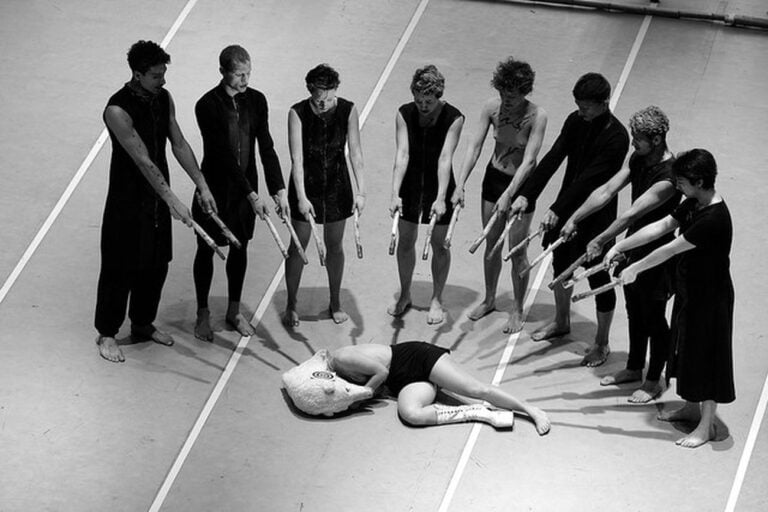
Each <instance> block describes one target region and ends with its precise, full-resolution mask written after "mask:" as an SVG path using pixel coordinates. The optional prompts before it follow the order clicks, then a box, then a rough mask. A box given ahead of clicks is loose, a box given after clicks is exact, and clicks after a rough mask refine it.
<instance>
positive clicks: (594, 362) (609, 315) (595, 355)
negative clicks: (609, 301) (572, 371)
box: [581, 311, 613, 368]
mask: <svg viewBox="0 0 768 512" xmlns="http://www.w3.org/2000/svg"><path fill="white" fill-rule="evenodd" d="M612 320H613V311H602V312H601V311H598V312H597V334H595V344H594V345H592V346H591V347H590V348H589V350H588V351H587V353H586V355H585V356H584V358H583V359H582V360H581V366H588V367H590V368H594V367H596V366H600V365H601V364H603V363H604V362H605V360H606V359H607V358H608V354H610V353H611V349H610V347H609V346H608V337H609V334H610V332H611V321H612Z"/></svg>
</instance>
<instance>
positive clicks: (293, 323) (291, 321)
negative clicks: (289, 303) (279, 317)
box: [283, 308, 299, 329]
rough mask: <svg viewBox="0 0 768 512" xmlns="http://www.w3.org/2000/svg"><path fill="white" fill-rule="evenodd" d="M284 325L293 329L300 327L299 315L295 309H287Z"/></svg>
mask: <svg viewBox="0 0 768 512" xmlns="http://www.w3.org/2000/svg"><path fill="white" fill-rule="evenodd" d="M283 325H284V326H286V327H288V328H289V329H292V328H294V327H298V326H299V314H298V313H297V312H296V310H295V309H289V308H287V309H286V310H285V313H283Z"/></svg>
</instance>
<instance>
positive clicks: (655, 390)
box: [627, 380, 664, 404]
mask: <svg viewBox="0 0 768 512" xmlns="http://www.w3.org/2000/svg"><path fill="white" fill-rule="evenodd" d="M663 391H664V386H662V385H661V382H659V381H658V380H646V381H645V382H643V385H642V386H640V387H639V388H638V389H637V390H635V392H634V393H632V396H631V397H629V398H628V399H627V401H628V402H630V403H633V404H647V403H648V402H650V401H651V400H655V399H656V398H658V397H659V395H661V393H662V392H663Z"/></svg>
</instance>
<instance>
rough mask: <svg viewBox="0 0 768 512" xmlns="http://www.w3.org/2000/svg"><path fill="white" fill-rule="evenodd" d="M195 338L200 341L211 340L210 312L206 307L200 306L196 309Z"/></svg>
mask: <svg viewBox="0 0 768 512" xmlns="http://www.w3.org/2000/svg"><path fill="white" fill-rule="evenodd" d="M195 338H197V339H199V340H202V341H213V331H212V330H211V321H210V312H209V311H208V309H206V308H201V309H199V310H198V311H197V320H195Z"/></svg>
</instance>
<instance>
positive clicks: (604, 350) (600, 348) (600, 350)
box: [581, 343, 611, 368]
mask: <svg viewBox="0 0 768 512" xmlns="http://www.w3.org/2000/svg"><path fill="white" fill-rule="evenodd" d="M610 353H611V349H610V348H609V347H608V345H598V344H597V343H595V344H594V345H592V346H591V347H590V348H589V350H587V353H586V355H584V359H582V360H581V366H587V367H589V368H595V367H596V366H600V365H601V364H603V363H604V362H605V360H606V359H608V354H610Z"/></svg>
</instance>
